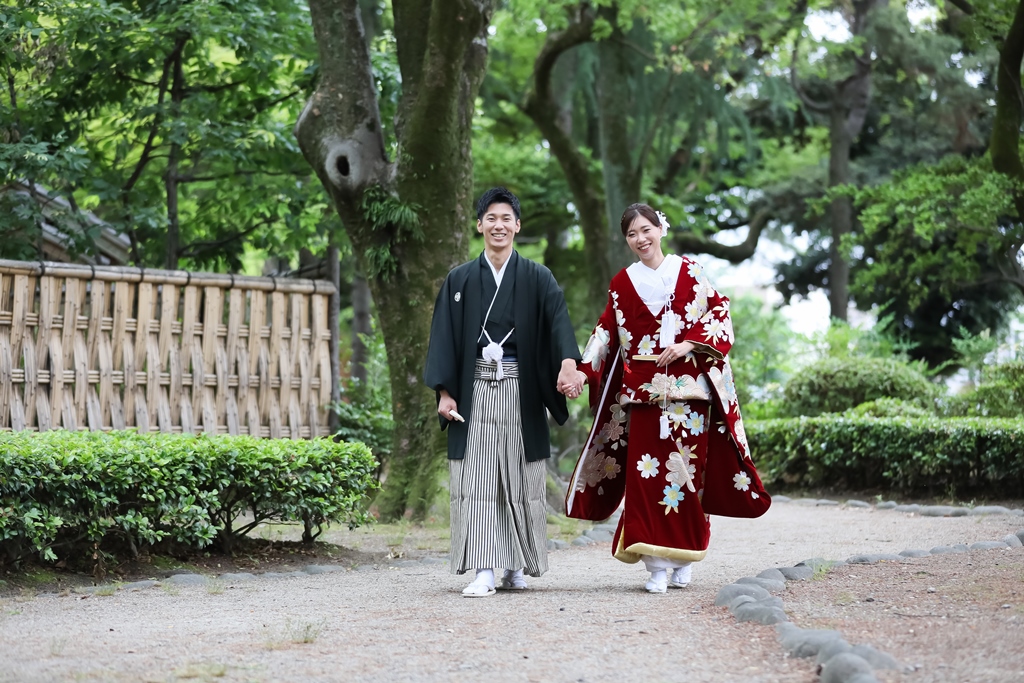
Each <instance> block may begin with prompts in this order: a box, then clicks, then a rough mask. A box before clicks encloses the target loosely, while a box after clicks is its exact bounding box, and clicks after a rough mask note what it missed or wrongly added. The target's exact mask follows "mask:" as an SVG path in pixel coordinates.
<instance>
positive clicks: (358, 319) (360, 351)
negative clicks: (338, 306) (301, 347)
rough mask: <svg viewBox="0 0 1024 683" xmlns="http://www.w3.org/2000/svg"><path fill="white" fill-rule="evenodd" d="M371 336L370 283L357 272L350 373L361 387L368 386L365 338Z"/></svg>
mask: <svg viewBox="0 0 1024 683" xmlns="http://www.w3.org/2000/svg"><path fill="white" fill-rule="evenodd" d="M371 334H373V325H372V324H371V319H370V283H368V282H367V281H366V278H365V277H364V276H363V274H362V273H360V272H358V271H357V272H356V274H355V277H353V278H352V360H351V362H350V364H349V373H350V374H351V375H352V379H354V380H357V381H358V382H359V386H361V387H365V386H366V380H367V375H366V361H368V360H369V353H368V350H367V348H366V343H365V342H364V341H363V338H364V337H367V336H369V335H371Z"/></svg>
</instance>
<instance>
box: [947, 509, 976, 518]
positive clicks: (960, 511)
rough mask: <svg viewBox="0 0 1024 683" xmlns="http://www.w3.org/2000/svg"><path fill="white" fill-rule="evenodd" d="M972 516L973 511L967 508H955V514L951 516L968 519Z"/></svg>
mask: <svg viewBox="0 0 1024 683" xmlns="http://www.w3.org/2000/svg"><path fill="white" fill-rule="evenodd" d="M969 514H971V511H970V510H969V509H967V508H953V512H951V513H950V514H949V516H950V517H966V516H967V515H969Z"/></svg>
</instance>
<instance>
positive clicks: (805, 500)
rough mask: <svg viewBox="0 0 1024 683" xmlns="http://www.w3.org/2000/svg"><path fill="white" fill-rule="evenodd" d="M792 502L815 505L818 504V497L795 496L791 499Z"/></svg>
mask: <svg viewBox="0 0 1024 683" xmlns="http://www.w3.org/2000/svg"><path fill="white" fill-rule="evenodd" d="M793 504H795V505H807V506H810V507H815V506H817V505H818V499H817V498H796V499H794V500H793Z"/></svg>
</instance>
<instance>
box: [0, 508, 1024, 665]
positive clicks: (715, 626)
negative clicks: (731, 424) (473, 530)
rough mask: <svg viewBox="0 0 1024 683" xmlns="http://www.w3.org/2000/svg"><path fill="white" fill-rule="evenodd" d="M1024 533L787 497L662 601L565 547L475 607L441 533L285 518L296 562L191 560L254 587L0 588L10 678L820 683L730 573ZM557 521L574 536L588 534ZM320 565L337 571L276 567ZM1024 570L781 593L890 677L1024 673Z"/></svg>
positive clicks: (977, 565)
mask: <svg viewBox="0 0 1024 683" xmlns="http://www.w3.org/2000/svg"><path fill="white" fill-rule="evenodd" d="M1022 527H1024V519H1022V518H1019V517H1010V516H1005V515H999V516H984V517H958V518H922V517H918V516H915V515H907V514H902V513H895V512H892V511H878V510H871V509H867V510H864V509H841V508H808V507H806V506H801V505H798V504H796V503H787V504H776V505H774V506H773V507H772V509H771V510H770V511H769V513H768V514H767V515H765V516H764V517H762V518H761V519H757V520H738V519H725V518H714V519H713V520H712V528H713V533H714V536H713V540H712V545H711V548H710V552H709V554H708V558H707V559H706V560H705V561H704V562H701V563H700V564H699V565H698V566H696V568H695V570H694V581H693V584H691V586H690V587H689V588H688V589H685V590H672V591H670V592H669V593H668V594H665V595H649V594H647V593H645V592H644V591H643V590H642V588H641V587H642V584H643V580H644V572H643V569H642V567H640V566H635V565H624V564H621V563H619V562H617V561H615V560H613V559H612V558H611V557H610V554H609V551H610V547H609V545H608V544H597V545H593V546H589V547H582V548H580V547H572V548H568V549H565V550H558V551H554V552H552V553H551V555H550V564H551V571H550V572H548V574H546V575H545V576H543V577H540V578H537V579H532V580H531V582H530V588H529V590H527V591H524V592H521V593H503V592H499V594H498V595H496V596H494V597H491V598H486V599H477V600H469V599H465V598H462V597H461V595H460V591H461V589H462V587H463V586H464V585H465V583H466V582H467V580H468V579H467V578H466V577H463V576H454V575H452V574H450V573H449V572H448V568H447V566H446V565H444V564H443V563H440V560H439V558H440V557H442V552H443V550H444V549H445V548H446V547H447V543H448V539H447V532H446V530H444V529H443V528H438V527H416V526H413V525H391V526H386V527H384V526H382V527H377V528H375V529H359V530H356V531H348V530H336V531H332V532H330V534H329V535H328V536H327V537H326V538H325V540H326V541H329V542H330V543H332V544H336V545H338V546H341V547H343V548H344V550H341V549H333V548H331V547H330V546H324V547H323V548H321V549H320V550H318V554H317V555H315V556H312V557H310V556H304V555H301V554H297V553H289V552H288V550H289V546H288V545H287V544H286V541H288V540H289V533H290V530H288V529H282V528H273V529H268V530H267V531H266V533H265V534H264V535H265V536H266V537H267V539H268V540H274V541H275V542H276V543H277V544H278V548H279V551H280V553H279V554H275V553H269V554H268V555H267V556H266V557H263V558H261V557H260V556H259V553H252V556H251V557H250V558H249V559H245V558H241V559H240V560H239V561H236V562H235V564H234V565H233V566H230V567H228V566H220V567H216V566H213V565H216V564H218V562H217V560H218V558H216V557H213V556H211V557H210V558H193V561H192V563H191V564H188V565H187V566H186V567H185V568H186V569H191V570H197V571H201V572H204V573H208V574H210V575H216V574H219V573H221V572H226V571H239V570H244V571H251V572H253V573H255V574H257V577H256V578H255V579H253V580H237V581H236V580H220V579H214V580H213V581H210V582H207V583H205V584H203V585H198V586H177V585H170V584H168V583H167V582H163V583H161V584H159V585H157V586H153V587H150V588H145V589H142V590H128V589H124V588H121V589H113V588H110V589H108V590H104V591H103V592H102V593H100V594H87V593H85V594H83V593H81V592H78V590H75V589H71V588H69V589H65V590H60V589H58V588H54V587H53V586H54V585H55V584H54V583H53V581H52V579H53V577H49V582H46V581H43V582H42V583H40V584H38V585H37V587H36V588H32V587H30V586H25V585H23V584H19V585H17V586H16V587H15V586H14V584H9V586H8V590H7V592H6V593H5V595H4V597H2V598H0V681H4V682H7V681H11V682H14V681H17V682H19V683H21V682H23V681H24V682H32V681H268V682H269V681H338V680H370V681H436V680H455V681H476V680H480V679H483V678H486V679H488V680H495V681H506V680H507V681H618V680H622V679H627V678H628V679H634V680H635V679H645V680H651V681H667V680H686V681H765V682H771V681H785V682H789V681H792V682H808V683H810V682H812V681H815V680H816V679H817V676H816V673H815V669H816V666H815V664H814V662H813V661H812V660H802V659H791V658H788V657H787V656H786V655H785V654H784V653H783V651H782V649H781V647H780V646H779V644H778V643H777V642H776V638H775V633H774V630H773V629H772V628H771V627H766V626H757V625H751V624H738V623H736V622H735V620H734V619H733V618H732V616H731V615H730V614H729V613H728V611H727V610H726V609H724V608H718V607H714V606H713V603H714V598H715V594H716V593H717V591H718V589H719V588H720V587H721V586H722V585H724V584H727V583H730V582H732V581H734V580H736V579H737V578H739V577H742V576H748V575H753V574H757V573H758V572H760V571H762V570H763V569H766V568H768V567H772V566H791V565H793V564H795V563H797V562H799V561H801V560H804V559H807V558H811V557H824V558H830V559H845V558H847V557H849V556H851V555H854V554H857V553H864V552H898V551H900V550H902V549H905V548H930V547H932V546H935V545H950V544H955V543H968V544H969V543H973V542H975V541H982V540H997V539H1000V538H1002V537H1003V536H1005V535H1006V534H1007V533H1013V532H1015V531H1016V530H1017V529H1020V528H1022ZM549 528H550V531H551V533H552V535H555V536H562V537H568V536H571V535H572V534H573V533H575V532H576V531H577V529H576V528H569V527H565V528H562V527H561V525H550V527H549ZM331 554H333V555H334V557H331V556H330V555H331ZM289 555H292V556H293V557H289ZM389 558H390V559H389ZM246 563H248V564H246ZM312 563H317V564H321V565H326V564H331V565H332V566H333V567H336V568H339V569H340V571H335V572H332V573H324V574H316V575H309V574H299V575H296V576H285V577H283V578H268V576H267V575H260V573H261V572H263V571H265V570H266V569H268V568H269V569H273V570H274V571H277V572H280V571H281V570H282V569H285V568H288V567H294V568H295V569H299V568H301V567H302V566H304V565H307V564H312ZM968 563H970V564H968ZM172 564H173V563H172ZM219 564H221V565H224V564H225V562H224V561H223V558H222V559H221V561H220V562H219ZM396 564H397V566H396ZM1022 564H1024V550H1022V549H1019V548H1018V549H1013V550H1002V551H972V552H970V553H968V554H966V555H947V556H942V557H930V558H923V559H918V560H908V561H907V562H905V563H898V564H892V565H890V564H885V565H872V566H849V567H842V568H839V569H837V570H834V572H833V573H831V574H829V575H827V576H825V577H824V578H820V579H819V580H812V581H806V582H800V583H790V584H788V586H787V588H786V590H785V591H783V592H782V593H781V594H780V597H782V599H783V601H784V604H785V608H786V610H787V612H788V613H789V615H790V617H791V619H792V620H793V621H794V623H796V624H797V625H799V626H803V627H816V628H817V627H829V628H838V629H839V630H840V631H842V632H843V634H844V635H845V637H846V638H847V640H849V641H850V642H851V643H859V642H865V643H870V644H874V645H876V646H877V647H879V648H880V649H882V650H883V651H887V652H889V653H890V654H892V655H893V656H895V657H897V659H899V660H900V662H901V664H903V665H904V666H908V667H911V668H912V669H913V671H912V672H911V673H903V672H892V673H887V674H881V673H880V674H879V675H880V676H882V677H884V678H885V679H886V680H893V681H908V682H914V683H916V682H917V681H1018V680H1022V678H1024V676H1022V675H1021V674H1020V673H1019V672H1020V671H1022V670H1024V665H1022V663H1021V656H1020V654H1019V653H1020V652H1022V651H1024V639H1022V637H1021V635H1022V633H1021V630H1020V626H1019V620H1020V619H1022V618H1024V615H1022V613H1021V605H1022V604H1024V600H1021V596H1022V588H1021V586H1022V578H1024V577H1022V571H1024V570H1022ZM143 569H144V568H143ZM172 569H173V567H170V568H168V567H162V568H157V567H153V568H152V572H151V575H152V577H153V578H155V579H161V578H162V576H164V575H165V574H166V572H167V571H170V570H172ZM140 571H142V570H140ZM143 573H145V572H144V571H143ZM126 578H132V577H126ZM39 586H42V588H40V587H39ZM929 588H934V589H935V592H934V593H930V592H928V589H929ZM922 591H923V592H922ZM868 598H873V599H872V600H868ZM1003 605H1010V606H1009V607H1005V608H1004V607H1003ZM908 615H914V616H908ZM929 615H930V616H929ZM1014 618H1015V619H1014Z"/></svg>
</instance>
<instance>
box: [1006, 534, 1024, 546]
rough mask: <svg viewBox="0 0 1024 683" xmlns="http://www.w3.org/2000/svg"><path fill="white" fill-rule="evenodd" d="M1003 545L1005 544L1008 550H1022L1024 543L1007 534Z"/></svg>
mask: <svg viewBox="0 0 1024 683" xmlns="http://www.w3.org/2000/svg"><path fill="white" fill-rule="evenodd" d="M1003 543H1005V544H1006V546H1007V547H1008V548H1020V547H1021V546H1024V543H1021V541H1020V539H1019V538H1018V537H1017V536H1014V535H1013V534H1006V535H1005V536H1003Z"/></svg>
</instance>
